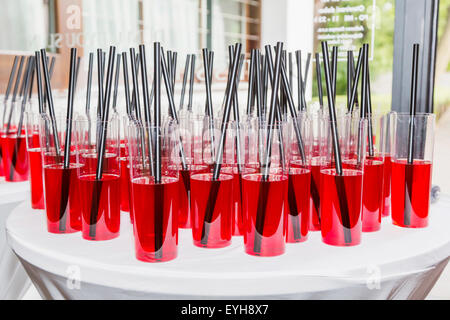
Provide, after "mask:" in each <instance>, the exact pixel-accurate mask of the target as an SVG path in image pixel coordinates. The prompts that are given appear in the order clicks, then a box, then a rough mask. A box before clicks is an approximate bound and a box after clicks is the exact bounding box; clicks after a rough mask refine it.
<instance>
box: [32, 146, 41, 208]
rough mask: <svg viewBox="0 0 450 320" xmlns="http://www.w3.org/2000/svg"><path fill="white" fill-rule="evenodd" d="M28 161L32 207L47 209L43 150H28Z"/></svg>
mask: <svg viewBox="0 0 450 320" xmlns="http://www.w3.org/2000/svg"><path fill="white" fill-rule="evenodd" d="M28 159H29V161H30V188H31V207H32V208H33V209H45V204H44V184H43V179H42V157H41V149H40V148H32V149H28Z"/></svg>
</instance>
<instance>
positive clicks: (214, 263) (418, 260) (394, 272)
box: [7, 195, 450, 299]
mask: <svg viewBox="0 0 450 320" xmlns="http://www.w3.org/2000/svg"><path fill="white" fill-rule="evenodd" d="M449 211H450V196H445V195H442V196H441V199H440V200H439V201H438V202H437V203H435V204H432V205H431V212H430V216H431V217H430V225H429V227H428V228H425V229H403V228H399V227H396V226H393V225H392V224H391V221H390V219H389V218H385V219H384V220H383V225H382V230H381V231H379V232H375V233H367V234H364V235H363V239H362V244H361V245H359V246H355V247H333V246H328V245H325V244H323V243H322V242H321V239H320V233H317V232H314V233H310V235H309V239H308V240H307V241H306V242H304V243H297V244H288V245H287V248H286V253H285V254H284V255H282V256H279V257H271V258H261V257H253V256H249V255H247V254H245V253H244V248H243V243H242V238H239V237H236V238H233V244H232V245H231V246H229V247H227V248H223V249H202V248H197V247H194V246H193V244H192V237H191V233H190V230H180V237H179V255H178V258H177V259H175V260H173V261H170V262H165V263H154V264H152V263H144V262H140V261H138V260H136V259H135V257H134V242H133V234H132V226H131V224H130V222H129V218H128V215H127V214H123V215H122V224H121V234H120V236H119V237H118V238H116V239H114V240H109V241H104V242H91V241H87V240H83V239H82V238H81V234H80V233H75V234H68V235H57V234H49V233H47V231H46V224H45V215H44V214H43V212H40V211H33V210H31V209H29V205H28V204H27V203H24V204H22V205H20V206H19V207H17V208H16V209H15V210H14V212H13V213H12V214H11V215H10V217H9V219H8V221H7V234H8V240H9V243H10V245H11V247H12V249H13V250H14V252H15V253H16V254H17V255H18V257H19V258H20V260H21V262H22V264H23V265H24V267H25V269H26V271H27V273H28V275H29V276H30V278H31V280H32V281H33V283H34V284H35V286H36V287H37V289H38V291H39V293H40V294H41V296H42V297H43V298H46V299H422V298H425V297H426V295H427V294H428V292H429V291H430V290H431V288H432V287H433V285H434V283H435V282H436V281H437V279H438V278H439V276H440V274H441V272H442V270H443V269H444V268H445V266H446V265H447V263H448V260H449V258H450V233H449V232H448V230H449V226H450V213H449Z"/></svg>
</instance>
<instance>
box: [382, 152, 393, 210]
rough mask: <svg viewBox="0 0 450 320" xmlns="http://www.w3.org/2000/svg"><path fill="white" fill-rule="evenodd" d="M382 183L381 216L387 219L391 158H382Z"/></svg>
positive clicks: (389, 197) (389, 198)
mask: <svg viewBox="0 0 450 320" xmlns="http://www.w3.org/2000/svg"><path fill="white" fill-rule="evenodd" d="M383 171H384V172H383V174H384V181H383V186H384V187H383V198H384V204H383V211H382V216H383V217H388V216H389V215H390V214H391V174H392V162H391V156H386V157H385V158H384V170H383Z"/></svg>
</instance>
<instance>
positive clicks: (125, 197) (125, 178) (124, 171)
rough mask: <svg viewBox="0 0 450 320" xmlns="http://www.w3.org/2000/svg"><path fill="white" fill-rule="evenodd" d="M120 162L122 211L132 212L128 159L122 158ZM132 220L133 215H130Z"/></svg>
mask: <svg viewBox="0 0 450 320" xmlns="http://www.w3.org/2000/svg"><path fill="white" fill-rule="evenodd" d="M119 161H120V210H121V211H125V212H130V186H129V184H130V168H129V167H128V163H129V162H128V158H127V157H121V158H119ZM130 218H131V215H130Z"/></svg>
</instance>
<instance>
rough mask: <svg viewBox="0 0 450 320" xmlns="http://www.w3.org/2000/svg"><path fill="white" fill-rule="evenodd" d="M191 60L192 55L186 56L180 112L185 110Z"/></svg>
mask: <svg viewBox="0 0 450 320" xmlns="http://www.w3.org/2000/svg"><path fill="white" fill-rule="evenodd" d="M190 60H191V55H190V54H188V55H187V56H186V62H185V64H184V73H183V84H182V86H181V96H180V107H179V110H183V105H184V95H185V92H186V82H187V77H188V73H189V62H190Z"/></svg>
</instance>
